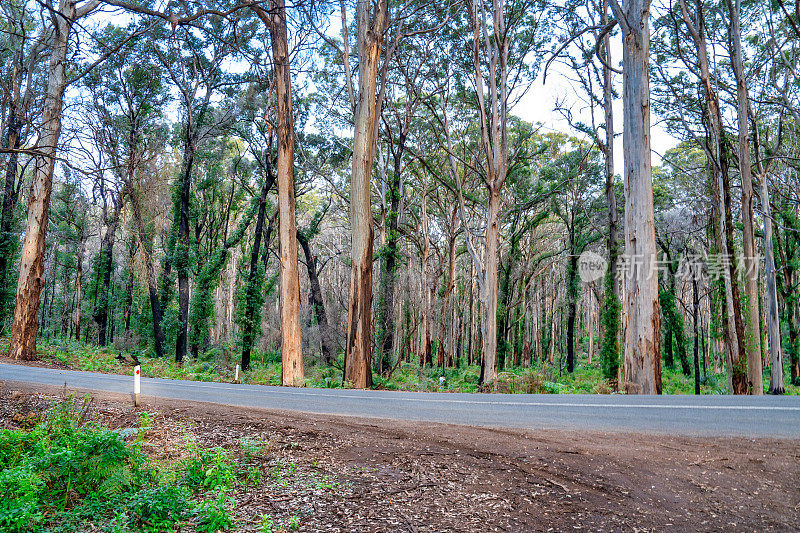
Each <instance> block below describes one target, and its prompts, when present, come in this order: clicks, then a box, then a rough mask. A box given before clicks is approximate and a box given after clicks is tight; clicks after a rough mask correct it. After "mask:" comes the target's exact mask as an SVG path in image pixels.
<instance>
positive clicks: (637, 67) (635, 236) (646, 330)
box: [617, 0, 661, 394]
mask: <svg viewBox="0 0 800 533" xmlns="http://www.w3.org/2000/svg"><path fill="white" fill-rule="evenodd" d="M624 10H625V12H624V13H617V20H619V21H620V24H622V26H623V28H622V29H623V40H624V47H623V50H624V53H623V60H622V64H623V109H624V115H623V122H624V136H623V145H624V152H625V253H626V254H627V256H628V257H630V258H633V259H632V262H633V266H634V268H632V269H631V270H632V271H629V272H626V275H627V277H626V288H627V294H626V298H625V307H626V314H627V324H626V326H625V379H626V381H627V382H630V383H631V384H632V385H631V386H629V387H628V389H629V392H636V393H642V394H661V339H660V336H661V313H660V308H659V301H658V275H657V271H656V268H655V267H656V265H655V261H656V239H655V220H654V214H653V183H652V171H651V167H650V74H649V62H650V61H649V60H650V28H649V21H648V19H649V10H650V7H649V1H648V0H630V1H626V2H625V6H624Z"/></svg>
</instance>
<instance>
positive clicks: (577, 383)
mask: <svg viewBox="0 0 800 533" xmlns="http://www.w3.org/2000/svg"><path fill="white" fill-rule="evenodd" d="M6 343H7V341H6V340H2V341H0V350H2V348H3V346H4V345H5V344H6ZM39 349H40V355H41V357H42V360H43V361H44V362H48V363H51V364H55V365H58V366H63V367H66V368H69V369H73V370H83V371H89V372H107V373H113V374H130V373H131V363H132V360H131V358H132V357H135V358H136V360H138V361H139V362H140V363H141V367H142V375H143V376H145V377H153V378H168V379H182V380H189V381H208V382H232V381H234V378H235V372H236V371H235V368H236V365H237V363H238V359H237V357H236V352H235V351H234V350H233V349H228V348H225V347H223V348H221V349H218V350H209V351H208V352H206V353H205V355H204V356H203V357H202V358H198V359H188V360H185V361H184V362H183V364H178V363H176V362H175V361H174V360H172V359H168V358H158V357H155V356H154V354H153V353H152V351H150V350H147V349H145V350H141V351H137V352H123V351H118V350H115V349H114V348H111V347H106V348H99V347H97V346H95V345H93V344H83V343H78V342H75V341H58V340H54V341H51V342H49V343H48V342H46V341H45V342H42V343H40V346H39ZM563 359H564V358H563V357H562V358H558V357H556V358H555V359H554V361H553V362H548V361H541V362H534V363H533V364H532V366H530V367H523V366H515V367H507V368H505V369H504V370H503V371H502V372H500V373H499V374H498V380H497V383H496V387H495V390H496V392H501V393H512V394H514V393H527V394H612V393H613V394H617V393H620V391H615V390H614V388H613V386H612V384H610V383H609V382H608V381H606V380H605V379H604V377H603V370H602V368H601V362H600V361H599V360H597V359H595V360H594V361H593V362H591V363H590V362H589V361H588V360H587V358H586V357H585V355H581V356H579V357H578V362H577V364H576V366H575V369H574V370H573V372H567V370H566V368H565V362H564V360H563ZM341 368H342V358H341V356H340V357H339V358H338V359H337V360H336V361H334V363H333V364H332V365H326V364H324V363H322V362H315V361H308V362H307V364H306V369H305V376H306V377H305V381H304V386H306V387H318V388H341V387H343V382H342V371H341ZM441 377H444V378H445V379H444V383H442V382H441V380H440V378H441ZM479 378H480V366H479V365H477V364H472V365H467V364H466V363H465V362H463V361H462V363H461V364H460V365H457V366H448V367H445V368H442V367H440V366H426V367H424V368H423V367H420V366H419V364H418V363H417V362H416V361H414V362H401V363H400V364H399V365H397V367H396V368H395V370H394V371H393V372H392V373H391V375H390V376H389V377H384V376H381V375H380V374H376V375H375V378H374V379H375V381H374V387H375V388H377V389H384V390H403V391H421V392H480V391H483V390H484V388H483V387H481V386H480V384H479ZM662 378H663V382H664V390H663V392H664V394H693V393H694V376H693V375H692V374H689V375H685V374H683V372H682V371H681V369H680V368H679V367H676V368H668V367H665V368H664V370H663V375H662ZM239 381H240V382H242V383H249V384H254V385H280V384H281V354H280V352H269V353H265V352H262V351H259V350H253V355H252V360H251V367H250V369H249V370H248V371H240V379H239ZM700 390H701V393H702V394H728V393H729V392H728V384H727V380H726V376H725V374H724V372H722V369H714V368H709V369H708V370H707V371H706V372H703V371H702V370H701V378H700ZM786 394H790V395H794V394H800V387H798V386H794V385H788V386H787V388H786Z"/></svg>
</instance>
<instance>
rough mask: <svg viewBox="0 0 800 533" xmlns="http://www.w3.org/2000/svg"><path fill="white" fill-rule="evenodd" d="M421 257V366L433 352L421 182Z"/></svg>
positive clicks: (427, 241) (425, 212) (425, 199)
mask: <svg viewBox="0 0 800 533" xmlns="http://www.w3.org/2000/svg"><path fill="white" fill-rule="evenodd" d="M420 216H421V217H422V239H423V244H422V259H421V262H420V284H421V287H422V320H421V323H420V352H419V364H420V366H421V367H425V366H426V365H428V364H430V363H432V359H433V354H432V353H431V352H432V346H431V291H430V288H429V287H428V285H429V283H428V255H429V254H430V239H429V238H428V183H427V181H425V182H424V184H423V191H422V207H421V209H420Z"/></svg>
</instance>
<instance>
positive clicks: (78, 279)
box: [75, 241, 84, 342]
mask: <svg viewBox="0 0 800 533" xmlns="http://www.w3.org/2000/svg"><path fill="white" fill-rule="evenodd" d="M83 246H84V244H83V241H81V244H80V246H79V248H78V259H77V263H78V264H77V266H76V269H75V340H76V341H78V342H80V340H81V307H82V306H81V302H82V301H83Z"/></svg>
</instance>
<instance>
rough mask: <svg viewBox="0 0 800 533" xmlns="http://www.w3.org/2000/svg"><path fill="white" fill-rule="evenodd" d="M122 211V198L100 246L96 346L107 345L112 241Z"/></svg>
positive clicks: (95, 313)
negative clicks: (100, 275) (101, 275)
mask: <svg viewBox="0 0 800 533" xmlns="http://www.w3.org/2000/svg"><path fill="white" fill-rule="evenodd" d="M121 210H122V197H120V198H119V201H118V202H117V201H115V205H114V209H113V211H112V214H111V220H110V221H109V223H108V228H107V229H106V233H105V235H103V240H102V242H101V244H100V251H99V252H98V253H99V255H100V263H99V264H98V268H99V269H100V272H101V273H102V274H103V277H102V279H101V286H100V287H99V288H98V293H99V296H98V301H97V304H96V305H95V311H94V321H95V322H96V323H97V344H99V345H100V346H105V345H106V344H108V340H107V338H106V334H107V331H108V319H109V313H110V309H111V305H112V301H111V275H112V274H113V270H114V241H115V239H116V237H117V226H118V225H119V216H120V211H121Z"/></svg>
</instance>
